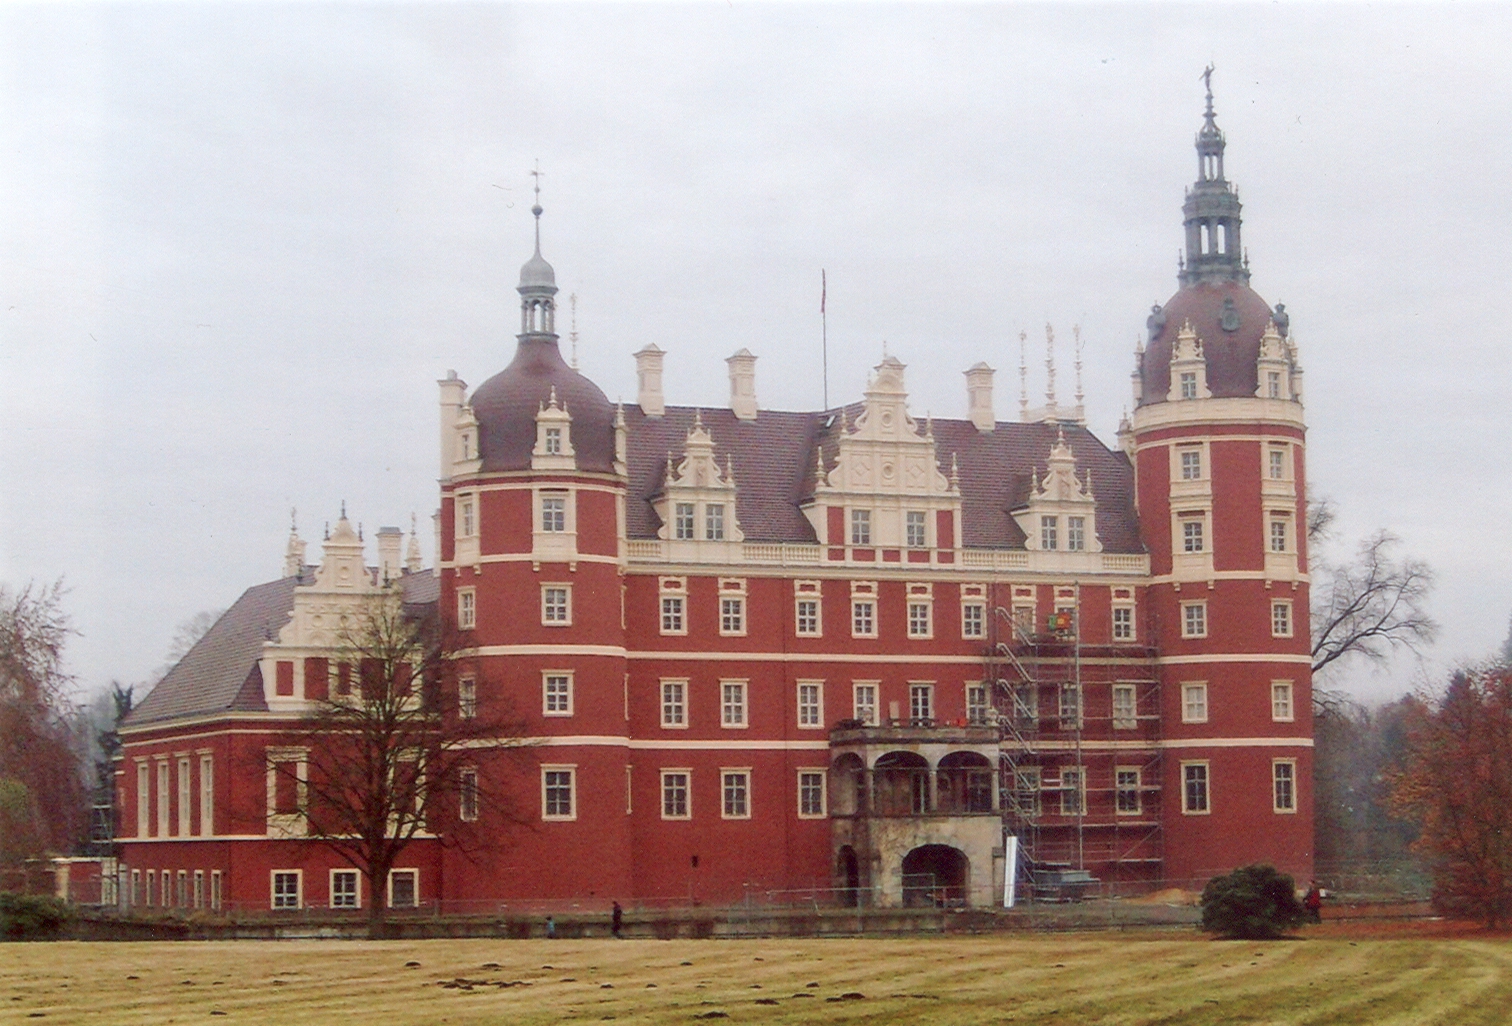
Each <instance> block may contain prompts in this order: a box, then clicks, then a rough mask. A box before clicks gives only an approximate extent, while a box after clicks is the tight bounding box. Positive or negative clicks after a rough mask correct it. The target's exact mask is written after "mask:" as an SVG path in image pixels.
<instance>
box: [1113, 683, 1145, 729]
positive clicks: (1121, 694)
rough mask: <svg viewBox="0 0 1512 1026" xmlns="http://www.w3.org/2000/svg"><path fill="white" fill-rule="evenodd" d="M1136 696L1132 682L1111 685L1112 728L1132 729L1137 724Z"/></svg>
mask: <svg viewBox="0 0 1512 1026" xmlns="http://www.w3.org/2000/svg"><path fill="white" fill-rule="evenodd" d="M1138 701H1139V699H1138V696H1137V695H1136V693H1135V691H1134V685H1133V684H1114V685H1113V729H1114V730H1133V729H1135V728H1136V727H1138V726H1139V706H1138Z"/></svg>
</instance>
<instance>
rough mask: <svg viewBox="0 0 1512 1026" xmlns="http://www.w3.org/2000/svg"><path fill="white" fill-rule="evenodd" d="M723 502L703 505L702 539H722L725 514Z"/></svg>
mask: <svg viewBox="0 0 1512 1026" xmlns="http://www.w3.org/2000/svg"><path fill="white" fill-rule="evenodd" d="M724 512H725V510H724V504H723V503H720V502H711V503H709V504H708V505H707V506H705V507H704V540H705V541H724V536H725V515H724Z"/></svg>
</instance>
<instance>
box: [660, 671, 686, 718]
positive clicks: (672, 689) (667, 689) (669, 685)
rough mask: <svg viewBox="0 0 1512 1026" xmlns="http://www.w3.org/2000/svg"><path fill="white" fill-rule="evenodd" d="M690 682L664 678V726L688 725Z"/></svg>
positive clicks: (662, 703)
mask: <svg viewBox="0 0 1512 1026" xmlns="http://www.w3.org/2000/svg"><path fill="white" fill-rule="evenodd" d="M687 694H688V682H687V681H685V680H664V681H662V682H661V725H662V726H663V727H686V726H687V725H688V707H687Z"/></svg>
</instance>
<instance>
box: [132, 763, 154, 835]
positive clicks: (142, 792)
mask: <svg viewBox="0 0 1512 1026" xmlns="http://www.w3.org/2000/svg"><path fill="white" fill-rule="evenodd" d="M136 768H137V794H136V811H137V829H136V835H137V836H138V837H147V836H149V834H150V832H151V830H152V767H151V764H150V763H148V761H147V760H146V759H138V760H137V761H136Z"/></svg>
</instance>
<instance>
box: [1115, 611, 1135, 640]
mask: <svg viewBox="0 0 1512 1026" xmlns="http://www.w3.org/2000/svg"><path fill="white" fill-rule="evenodd" d="M1113 640H1114V641H1133V640H1134V610H1133V609H1132V608H1130V607H1129V606H1114V607H1113Z"/></svg>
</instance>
